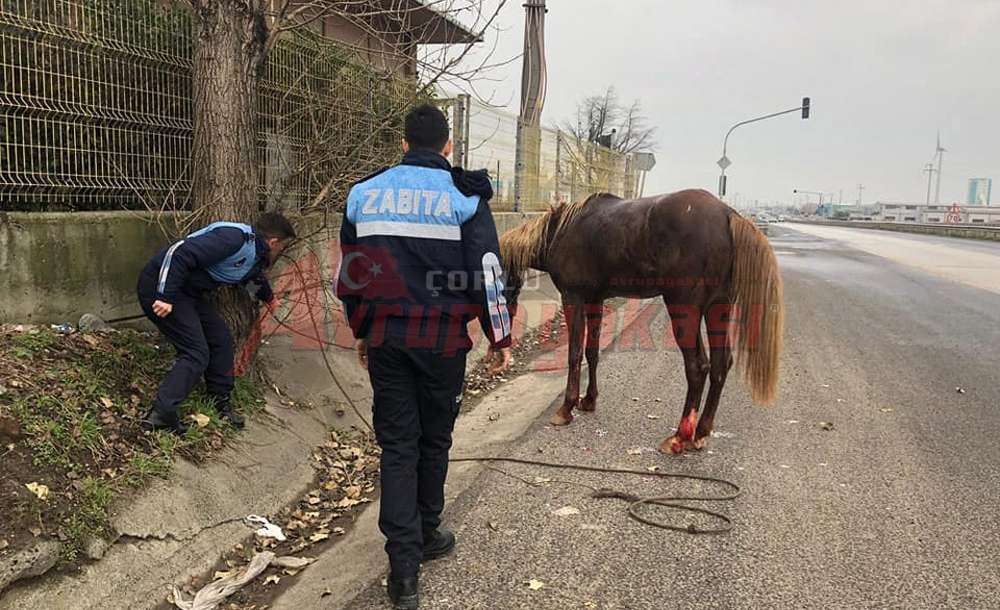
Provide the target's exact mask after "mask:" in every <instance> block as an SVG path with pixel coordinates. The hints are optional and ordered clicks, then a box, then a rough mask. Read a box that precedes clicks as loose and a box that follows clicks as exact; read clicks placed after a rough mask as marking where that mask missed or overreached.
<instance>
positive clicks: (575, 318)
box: [549, 299, 586, 426]
mask: <svg viewBox="0 0 1000 610" xmlns="http://www.w3.org/2000/svg"><path fill="white" fill-rule="evenodd" d="M563 313H564V314H565V316H566V330H567V332H568V334H569V370H568V371H567V372H566V393H565V395H564V397H563V404H562V406H561V407H559V410H558V411H556V412H555V414H554V415H553V416H552V419H551V420H549V422H550V423H551V424H552V425H553V426H565V425H566V424H569V423H571V422H572V421H573V409H574V408H576V405H577V403H579V402H580V365H581V364H582V360H583V335H584V331H585V330H586V329H585V327H584V322H583V320H584V316H583V314H584V311H583V303H582V302H571V301H567V300H566V299H563Z"/></svg>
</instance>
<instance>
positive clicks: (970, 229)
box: [788, 220, 1000, 241]
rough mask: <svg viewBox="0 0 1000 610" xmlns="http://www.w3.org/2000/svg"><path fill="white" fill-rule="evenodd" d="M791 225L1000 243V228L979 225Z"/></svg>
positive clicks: (824, 222)
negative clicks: (873, 230) (938, 236)
mask: <svg viewBox="0 0 1000 610" xmlns="http://www.w3.org/2000/svg"><path fill="white" fill-rule="evenodd" d="M788 222H790V223H802V224H813V225H822V226H827V227H848V228H852V229H877V230H881V231H896V232H898V233H919V234H923V235H940V236H944V237H961V238H965V239H983V240H987V241H1000V226H997V225H979V224H968V223H963V224H944V223H940V224H939V223H915V222H868V221H850V220H794V221H788Z"/></svg>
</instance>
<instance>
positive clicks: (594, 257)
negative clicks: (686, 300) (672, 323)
mask: <svg viewBox="0 0 1000 610" xmlns="http://www.w3.org/2000/svg"><path fill="white" fill-rule="evenodd" d="M733 213H734V211H733V210H732V208H730V207H729V206H727V205H726V204H725V203H723V202H722V201H720V200H719V199H718V198H717V197H715V196H714V195H712V194H711V193H709V192H707V191H704V190H699V189H691V190H684V191H678V192H676V193H671V194H668V195H659V196H653V197H643V198H640V199H622V198H620V197H616V196H614V195H606V194H600V195H595V196H593V197H591V198H590V199H589V200H588V201H587V203H586V205H585V206H584V209H583V210H581V213H580V215H579V217H578V218H577V219H576V221H575V222H573V223H572V224H573V225H574V226H572V227H567V231H566V233H565V235H564V236H563V238H562V239H561V240H560V241H561V242H562V243H561V244H560V247H559V248H558V249H559V250H560V253H559V254H560V256H559V259H560V260H559V264H558V265H557V268H558V271H556V275H557V276H559V275H561V276H563V277H564V278H565V280H566V281H567V282H568V283H571V284H577V283H579V284H590V285H592V286H593V285H594V284H599V285H603V286H604V291H607V293H608V294H609V295H613V294H621V295H628V296H636V295H638V296H650V295H652V294H657V293H659V292H660V290H658V289H652V290H651V289H649V288H648V287H645V288H643V289H639V290H635V289H634V288H629V287H626V286H629V285H631V286H633V287H634V286H636V285H642V286H645V285H646V284H647V283H648V281H649V280H651V279H657V280H664V279H667V280H670V281H677V280H678V279H686V278H694V277H706V276H707V275H711V276H719V275H723V274H727V273H728V268H729V264H730V260H731V253H732V246H731V239H730V236H729V216H730V215H731V214H733Z"/></svg>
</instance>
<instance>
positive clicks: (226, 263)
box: [140, 222, 273, 303]
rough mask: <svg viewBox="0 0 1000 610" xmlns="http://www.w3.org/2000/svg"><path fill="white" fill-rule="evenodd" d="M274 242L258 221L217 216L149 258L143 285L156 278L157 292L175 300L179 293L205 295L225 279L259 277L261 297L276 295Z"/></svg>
mask: <svg viewBox="0 0 1000 610" xmlns="http://www.w3.org/2000/svg"><path fill="white" fill-rule="evenodd" d="M270 250H271V249H270V248H269V247H268V245H267V242H265V241H264V240H263V239H257V238H256V235H255V233H254V229H253V227H251V226H250V225H246V224H240V223H235V222H215V223H212V224H210V225H208V226H207V227H204V228H202V229H199V230H198V231H195V232H194V233H191V234H190V235H188V236H187V237H186V238H184V239H181V240H179V241H176V242H174V243H173V244H171V245H169V246H167V247H166V248H164V249H163V250H161V251H160V252H159V253H157V255H156V256H154V257H153V258H152V259H150V261H149V262H148V263H147V264H146V267H145V268H144V269H143V272H142V273H143V279H142V280H140V287H146V288H147V290H148V284H149V283H150V281H152V282H153V286H154V287H153V290H152V291H151V292H152V293H153V296H154V298H156V299H158V300H161V301H164V302H167V303H174V302H176V299H177V297H178V295H179V293H184V294H187V295H189V296H193V297H196V298H197V297H201V296H203V295H204V294H205V293H207V292H208V291H210V290H214V289H215V288H217V287H218V286H220V285H222V284H247V283H249V282H253V283H255V284H256V285H257V286H258V287H259V288H258V290H257V293H256V296H257V298H258V299H260V300H262V301H270V300H271V298H272V297H273V294H272V292H271V286H270V284H269V283H268V281H267V278H266V277H264V270H265V269H267V267H268V262H269V254H270Z"/></svg>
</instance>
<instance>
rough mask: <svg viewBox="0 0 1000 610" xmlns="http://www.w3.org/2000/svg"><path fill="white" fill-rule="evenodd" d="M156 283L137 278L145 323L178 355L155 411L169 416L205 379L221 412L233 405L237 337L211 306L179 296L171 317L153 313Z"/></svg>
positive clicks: (204, 300)
mask: <svg viewBox="0 0 1000 610" xmlns="http://www.w3.org/2000/svg"><path fill="white" fill-rule="evenodd" d="M155 281H156V280H155V278H152V279H150V278H148V277H146V276H145V275H144V276H143V277H140V278H139V287H138V293H139V305H140V306H141V307H142V311H143V312H145V314H146V317H147V318H149V319H150V320H151V321H152V322H153V324H155V325H156V327H157V328H158V329H160V332H161V333H163V335H164V336H165V337H166V338H167V340H168V341H170V343H171V344H172V345H173V346H174V347H175V348H176V349H177V360H176V361H175V362H174V366H173V368H171V369H170V372H169V373H167V376H166V377H164V378H163V381H162V382H161V383H160V390H159V392H158V393H157V395H156V402H154V403H153V408H154V409H156V410H157V411H159V412H160V413H162V414H164V415H167V416H171V415H173V414H176V413H177V407H178V405H180V403H182V402H184V400H185V399H186V398H187V397H188V395H189V394H190V393H191V390H192V389H194V386H195V384H197V383H198V381H199V380H200V379H201V378H202V377H204V378H205V386H206V389H207V390H208V394H209V395H210V396H212V397H213V398H214V399H215V401H216V404H217V405H218V406H219V407H222V408H225V407H227V406H228V404H229V395H230V393H232V390H233V337H232V335H231V334H230V333H229V327H228V326H226V322H225V320H223V319H222V316H220V315H219V312H217V311H216V310H215V307H214V306H213V305H212V303H210V302H209V301H208V298H207V297H206V298H196V297H192V296H190V295H186V294H183V293H181V294H179V295H178V296H177V298H175V299H174V302H173V303H172V304H173V306H174V309H173V311H172V312H170V315H169V316H167V317H165V318H161V317H159V316H157V315H156V314H155V313H153V301H154V300H155V293H154V290H155Z"/></svg>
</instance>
